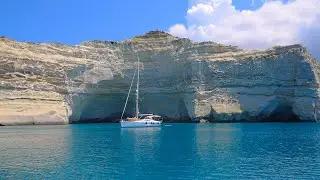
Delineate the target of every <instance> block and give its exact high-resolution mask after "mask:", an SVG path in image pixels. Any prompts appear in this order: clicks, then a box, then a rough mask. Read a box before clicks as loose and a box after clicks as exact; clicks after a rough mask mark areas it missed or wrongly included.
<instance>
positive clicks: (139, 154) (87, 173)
mask: <svg viewBox="0 0 320 180" xmlns="http://www.w3.org/2000/svg"><path fill="white" fill-rule="evenodd" d="M0 179H320V124H316V123H287V124H285V123H257V124H247V123H243V124H169V125H164V126H163V127H161V128H136V129H121V128H120V126H119V124H79V125H66V126H21V127H0Z"/></svg>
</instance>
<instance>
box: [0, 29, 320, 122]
mask: <svg viewBox="0 0 320 180" xmlns="http://www.w3.org/2000/svg"><path fill="white" fill-rule="evenodd" d="M137 58H139V59H140V62H141V64H142V65H143V67H142V70H141V73H140V88H141V95H140V98H141V102H140V111H141V112H151V113H157V114H159V115H161V116H163V117H164V118H165V120H168V121H192V120H193V121H197V120H201V119H204V120H205V121H206V120H208V121H210V122H235V121H298V120H299V121H316V120H317V119H318V118H319V117H320V116H319V106H320V104H319V69H320V68H319V63H318V61H316V60H315V59H313V58H312V57H311V56H310V55H309V54H308V52H307V51H306V50H305V49H304V48H303V47H302V46H300V45H293V46H286V47H275V48H272V49H269V50H266V51H243V50H241V49H238V48H236V47H232V46H223V45H220V44H216V43H212V42H203V43H196V42H192V41H190V40H188V39H179V38H176V37H173V36H171V35H169V34H166V33H163V32H158V31H152V32H149V33H147V34H145V35H144V36H138V37H135V38H133V39H130V40H127V41H124V42H104V41H90V42H85V43H82V44H80V45H77V46H65V45H60V44H33V43H24V42H16V41H12V40H9V39H5V38H2V39H0V91H1V92H2V93H1V95H0V124H3V125H15V124H57V123H60V124H65V123H68V122H72V123H77V122H101V121H103V122H110V121H116V120H117V119H119V118H120V115H121V112H122V109H123V106H124V103H125V99H126V95H127V92H128V90H129V86H130V82H131V78H132V76H133V73H134V68H135V67H136V66H137V64H136V62H137ZM133 92H134V91H133ZM133 107H134V94H132V95H131V96H130V99H129V103H128V106H127V111H126V115H128V116H129V115H131V114H133V113H134V108H133ZM28 108H29V110H25V109H28ZM26 112H28V113H26Z"/></svg>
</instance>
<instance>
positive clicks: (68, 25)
mask: <svg viewBox="0 0 320 180" xmlns="http://www.w3.org/2000/svg"><path fill="white" fill-rule="evenodd" d="M251 2H252V0H234V1H233V4H234V5H235V6H236V7H237V9H255V8H258V7H259V6H261V4H262V3H261V0H256V2H255V6H251V5H250V4H251ZM187 9H188V0H161V1H155V0H135V1H133V0H90V1H88V0H28V1H27V0H4V2H3V1H2V3H1V11H0V21H1V25H0V36H6V37H9V38H12V39H15V40H19V41H32V42H60V43H67V44H78V43H80V42H83V41H86V40H93V39H95V40H123V39H127V38H131V37H133V36H136V35H141V34H143V33H145V32H147V31H150V30H156V29H160V30H165V31H167V30H168V28H169V27H170V26H172V25H174V24H177V23H181V24H186V19H185V16H186V11H187Z"/></svg>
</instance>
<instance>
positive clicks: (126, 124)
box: [120, 120, 162, 128]
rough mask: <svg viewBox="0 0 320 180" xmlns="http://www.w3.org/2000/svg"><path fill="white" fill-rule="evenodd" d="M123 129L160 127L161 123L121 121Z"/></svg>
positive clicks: (152, 121)
mask: <svg viewBox="0 0 320 180" xmlns="http://www.w3.org/2000/svg"><path fill="white" fill-rule="evenodd" d="M120 124H121V127H122V128H130V127H159V126H161V124H162V122H161V121H154V120H138V121H125V120H122V121H120Z"/></svg>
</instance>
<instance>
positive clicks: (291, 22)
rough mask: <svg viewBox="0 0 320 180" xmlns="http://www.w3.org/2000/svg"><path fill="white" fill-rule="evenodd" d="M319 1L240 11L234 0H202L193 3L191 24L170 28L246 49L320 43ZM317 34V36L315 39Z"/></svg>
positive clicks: (177, 33) (268, 3)
mask: <svg viewBox="0 0 320 180" xmlns="http://www.w3.org/2000/svg"><path fill="white" fill-rule="evenodd" d="M319 9H320V0H289V2H287V3H284V2H282V1H281V0H272V1H265V2H264V4H263V5H262V6H261V7H260V8H259V9H257V10H254V11H253V10H242V11H239V10H237V9H236V8H235V7H234V6H233V5H232V0H201V1H197V2H195V3H194V4H192V5H191V6H190V8H189V9H188V11H187V15H186V19H187V22H188V26H184V25H182V24H177V25H174V26H172V27H171V28H170V29H169V32H170V33H171V34H173V35H175V36H179V37H188V38H191V39H193V40H197V41H208V40H210V41H215V42H219V43H223V44H232V45H237V46H239V47H241V48H245V49H265V48H269V47H272V46H274V45H289V44H295V43H304V44H305V45H306V46H308V47H309V46H312V47H313V48H314V45H315V44H319V43H318V41H316V39H318V40H320V38H319V35H318V32H320V10H319ZM314 36H317V37H318V38H314Z"/></svg>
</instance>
